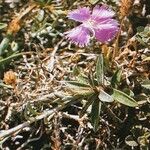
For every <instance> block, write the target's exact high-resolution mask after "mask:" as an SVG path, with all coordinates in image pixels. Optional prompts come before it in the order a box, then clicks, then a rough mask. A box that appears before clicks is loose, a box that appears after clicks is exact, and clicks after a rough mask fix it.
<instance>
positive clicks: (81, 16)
mask: <svg viewBox="0 0 150 150" xmlns="http://www.w3.org/2000/svg"><path fill="white" fill-rule="evenodd" d="M90 15H91V11H90V9H89V7H82V8H81V7H80V8H78V9H75V10H73V11H71V12H69V14H68V18H69V19H73V20H75V21H79V22H84V21H86V20H88V19H89V18H90Z"/></svg>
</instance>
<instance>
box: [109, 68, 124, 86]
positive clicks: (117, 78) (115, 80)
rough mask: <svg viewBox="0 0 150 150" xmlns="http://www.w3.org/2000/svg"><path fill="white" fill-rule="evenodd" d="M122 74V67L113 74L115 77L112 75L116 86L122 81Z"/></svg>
mask: <svg viewBox="0 0 150 150" xmlns="http://www.w3.org/2000/svg"><path fill="white" fill-rule="evenodd" d="M121 74H122V70H121V69H118V70H117V71H116V72H115V73H114V75H113V77H112V79H111V85H112V86H113V87H115V85H116V84H117V83H118V82H120V80H121Z"/></svg>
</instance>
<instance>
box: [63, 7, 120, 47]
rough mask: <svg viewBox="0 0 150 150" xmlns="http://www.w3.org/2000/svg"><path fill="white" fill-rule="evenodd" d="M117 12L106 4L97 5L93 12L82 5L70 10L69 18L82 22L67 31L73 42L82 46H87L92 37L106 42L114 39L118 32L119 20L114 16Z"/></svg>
mask: <svg viewBox="0 0 150 150" xmlns="http://www.w3.org/2000/svg"><path fill="white" fill-rule="evenodd" d="M114 15H115V13H114V12H113V11H112V10H110V9H109V8H108V7H106V6H104V5H103V6H99V5H97V6H95V7H94V8H93V11H92V12H91V11H90V9H89V7H82V8H81V7H80V8H78V9H76V10H73V11H71V12H69V14H68V18H69V19H73V20H75V21H78V22H80V23H81V24H80V25H79V26H77V27H75V28H73V29H72V30H70V31H67V32H65V35H66V38H68V39H69V40H70V41H71V43H74V44H76V45H79V46H80V47H84V46H87V45H88V44H89V42H90V38H91V37H95V38H96V39H97V40H98V41H100V42H102V43H105V42H108V41H110V40H112V39H113V38H114V37H115V35H116V33H117V32H118V29H119V27H118V25H119V24H118V22H117V21H116V20H114V19H112V17H113V16H114Z"/></svg>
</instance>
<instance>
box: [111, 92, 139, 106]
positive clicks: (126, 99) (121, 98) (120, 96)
mask: <svg viewBox="0 0 150 150" xmlns="http://www.w3.org/2000/svg"><path fill="white" fill-rule="evenodd" d="M113 91H114V93H113V95H112V96H113V99H114V100H116V101H118V102H120V103H122V104H124V105H127V106H130V107H137V106H138V103H137V102H136V101H135V100H134V99H133V98H131V97H130V96H128V95H127V94H125V93H124V92H122V91H119V90H117V89H113Z"/></svg>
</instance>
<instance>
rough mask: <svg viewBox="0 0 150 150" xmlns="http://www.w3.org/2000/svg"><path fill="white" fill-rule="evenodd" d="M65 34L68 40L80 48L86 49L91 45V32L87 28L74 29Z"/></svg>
mask: <svg viewBox="0 0 150 150" xmlns="http://www.w3.org/2000/svg"><path fill="white" fill-rule="evenodd" d="M65 34H66V38H68V39H69V40H70V41H71V43H74V44H75V45H78V46H79V47H84V46H87V45H88V44H89V41H90V32H89V30H88V28H85V27H83V26H82V25H80V26H78V27H76V28H73V29H72V30H70V31H68V32H66V33H65Z"/></svg>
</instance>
